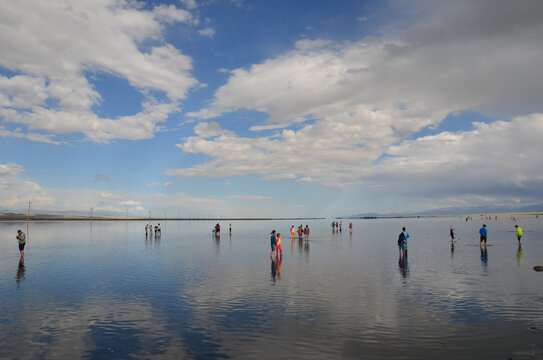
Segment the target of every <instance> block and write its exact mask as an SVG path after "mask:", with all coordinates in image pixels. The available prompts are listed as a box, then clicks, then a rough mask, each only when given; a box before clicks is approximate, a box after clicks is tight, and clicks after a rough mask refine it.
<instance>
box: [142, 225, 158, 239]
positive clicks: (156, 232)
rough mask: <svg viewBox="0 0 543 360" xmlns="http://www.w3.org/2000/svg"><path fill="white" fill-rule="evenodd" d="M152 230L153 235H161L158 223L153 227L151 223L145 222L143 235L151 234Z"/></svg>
mask: <svg viewBox="0 0 543 360" xmlns="http://www.w3.org/2000/svg"><path fill="white" fill-rule="evenodd" d="M153 230H154V232H155V237H156V236H160V235H162V229H161V228H160V223H158V225H155V227H154V228H153V224H147V225H145V236H148V235H151V236H152V235H153Z"/></svg>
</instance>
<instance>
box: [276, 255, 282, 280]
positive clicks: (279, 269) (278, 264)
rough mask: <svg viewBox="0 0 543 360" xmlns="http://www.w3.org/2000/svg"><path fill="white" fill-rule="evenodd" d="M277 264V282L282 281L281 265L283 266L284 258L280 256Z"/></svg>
mask: <svg viewBox="0 0 543 360" xmlns="http://www.w3.org/2000/svg"><path fill="white" fill-rule="evenodd" d="M275 262H276V263H277V280H281V265H282V264H283V257H282V256H280V257H279V258H276V259H275Z"/></svg>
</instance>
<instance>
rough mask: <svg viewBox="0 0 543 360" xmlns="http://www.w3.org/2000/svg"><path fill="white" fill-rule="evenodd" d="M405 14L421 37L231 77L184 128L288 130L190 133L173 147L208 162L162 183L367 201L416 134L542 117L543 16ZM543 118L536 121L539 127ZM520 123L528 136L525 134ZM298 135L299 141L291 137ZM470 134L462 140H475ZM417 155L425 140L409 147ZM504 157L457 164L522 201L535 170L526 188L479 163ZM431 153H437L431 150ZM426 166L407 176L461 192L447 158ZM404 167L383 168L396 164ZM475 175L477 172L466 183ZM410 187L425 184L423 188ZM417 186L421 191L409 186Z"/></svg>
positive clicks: (387, 39) (522, 140) (365, 44)
mask: <svg viewBox="0 0 543 360" xmlns="http://www.w3.org/2000/svg"><path fill="white" fill-rule="evenodd" d="M410 4H411V5H412V6H419V7H420V9H422V10H423V11H422V12H421V16H420V18H417V19H415V21H414V22H413V23H414V24H416V25H413V26H412V27H410V28H409V27H408V28H407V29H406V30H403V29H402V30H397V31H394V32H391V33H390V35H383V36H381V37H376V36H371V37H366V38H364V39H361V40H360V41H358V42H349V43H333V44H330V43H328V42H326V41H319V40H318V39H317V40H305V39H303V40H300V41H299V42H297V43H296V49H294V50H292V51H290V52H287V53H285V54H282V55H280V56H278V57H275V58H271V59H268V60H265V61H263V62H262V63H259V64H255V65H253V66H251V67H249V68H245V69H242V68H239V69H235V70H232V71H231V72H230V78H229V79H228V82H227V83H226V84H225V85H223V86H222V87H220V88H219V89H218V90H217V91H216V93H215V97H214V99H213V101H212V102H211V104H210V106H209V107H207V108H204V109H201V110H200V111H198V112H193V113H189V114H188V116H192V117H195V118H200V119H211V118H215V117H218V116H220V115H222V114H224V113H226V112H234V111H237V110H240V109H249V110H254V111H259V112H263V113H266V114H268V115H269V118H268V120H267V122H266V123H265V124H250V129H251V130H271V129H280V128H283V130H281V131H278V132H276V134H275V135H274V136H263V137H259V138H248V137H241V136H238V135H237V134H235V133H233V132H229V133H228V134H226V133H224V132H221V131H219V130H217V129H216V131H215V132H214V133H213V136H214V137H213V138H212V135H211V134H210V133H204V132H202V131H200V130H199V129H197V128H195V134H196V136H192V137H188V138H186V139H185V140H184V142H183V143H180V144H178V145H177V146H178V147H179V148H180V149H182V150H183V151H184V152H185V153H202V154H204V155H206V156H208V157H211V158H212V160H211V161H206V162H205V163H201V164H196V165H193V166H192V167H190V168H184V169H170V170H169V171H168V172H167V174H169V175H176V176H181V177H198V176H208V177H210V176H230V175H248V174H257V175H260V176H261V179H267V180H269V179H293V180H295V181H297V182H302V183H308V182H310V183H318V184H323V185H330V186H349V185H355V184H356V185H358V186H365V185H364V184H366V185H367V186H368V191H373V190H372V189H378V188H380V187H379V185H381V184H382V183H387V181H386V179H384V178H383V177H380V176H378V175H379V174H380V172H382V171H384V170H383V165H375V164H376V163H377V162H378V160H379V159H381V157H382V156H383V155H385V154H387V153H389V154H396V153H399V154H401V153H402V151H403V150H406V148H404V147H402V146H406V145H407V144H411V142H410V140H409V139H410V137H411V136H413V134H416V133H417V132H418V131H420V130H422V129H424V128H433V127H436V126H437V125H439V124H440V122H441V121H442V120H443V119H444V118H445V117H446V116H447V115H448V114H450V113H453V112H458V111H467V110H469V111H475V112H479V113H483V114H487V115H489V116H494V117H498V118H501V119H507V118H509V117H510V116H514V117H517V116H519V115H526V114H530V113H542V112H543V109H542V108H541V99H540V96H539V94H542V93H543V72H541V71H540V64H541V61H542V60H543V22H541V21H540V19H541V16H542V15H543V4H541V3H538V2H525V3H523V4H522V5H521V6H517V5H516V4H513V3H510V2H500V6H498V8H496V6H495V5H494V4H493V3H492V2H488V1H487V2H485V1H482V2H470V1H458V2H454V3H443V2H438V3H435V2H428V1H415V2H411V3H410ZM420 9H419V10H420ZM322 45H326V46H325V47H322ZM539 116H540V115H538V114H535V115H533V117H534V118H536V119H539ZM301 119H303V120H305V122H300V121H301ZM519 119H520V118H519ZM515 121H516V122H514V124H524V125H523V126H528V125H527V124H528V123H527V122H523V121H521V120H515ZM517 121H518V122H517ZM297 122H298V124H296V123H297ZM499 124H501V126H504V125H503V124H508V122H507V121H505V122H498V123H495V124H492V125H489V126H490V127H489V129H488V130H486V129H483V128H484V125H481V124H479V125H477V126H478V128H477V131H479V132H481V131H482V132H486V131H491V129H495V127H496V126H498V125H499ZM530 124H531V125H530V126H535V125H533V123H530ZM206 126H207V125H206ZM294 126H296V127H299V129H298V130H294ZM291 127H292V129H290V128H291ZM533 130H534V131H535V130H536V129H533ZM225 131H226V130H225ZM536 133H537V132H536ZM466 134H467V135H466V136H467V137H468V138H469V137H470V136H471V137H477V136H476V135H475V134H476V132H473V133H472V132H468V133H466ZM468 134H471V135H469V136H468ZM515 134H516V136H514V135H513V134H511V137H512V138H514V139H516V141H515V142H514V143H513V144H512V145H514V146H516V148H517V149H522V148H524V147H537V146H538V144H539V142H538V141H537V140H535V139H533V138H532V137H530V136H529V134H528V133H525V132H523V131H516V132H515ZM502 135H504V136H505V133H503V134H502ZM440 136H441V137H439V136H438V137H437V138H436V139H438V140H439V141H443V138H446V137H447V136H450V135H449V134H441V135H440ZM428 140H429V139H425V141H428ZM438 140H436V143H437V142H438ZM464 141H467V138H466V139H464ZM398 144H400V145H398ZM422 144H423V141H422V140H421V142H418V143H416V145H415V144H413V145H412V146H414V147H416V148H418V147H419V146H422ZM500 146H502V143H500V142H492V143H489V144H488V146H487V148H486V150H484V148H483V147H480V148H479V147H477V148H470V147H468V149H471V151H467V150H466V151H459V153H461V154H463V156H465V157H471V159H472V161H473V162H474V164H475V163H478V162H479V163H481V164H486V165H484V166H489V165H491V166H490V169H492V170H491V171H490V172H488V174H491V176H493V177H494V178H502V181H501V183H500V184H501V186H502V189H503V190H504V192H503V196H505V195H504V194H505V193H507V194H508V195H510V194H512V193H516V192H522V191H520V190H519V189H521V188H522V187H523V186H527V185H526V184H527V183H528V182H529V181H528V180H527V179H532V180H534V181H535V183H538V184H539V180H537V179H539V174H540V171H539V170H534V171H532V173H530V175H529V177H527V178H526V177H525V176H524V175H520V174H519V173H518V172H517V173H516V174H515V175H512V174H509V173H507V174H505V175H504V174H502V172H501V171H500V169H499V164H501V162H502V159H499V158H489V157H487V156H486V153H491V154H492V153H499V154H502V150H501V149H500ZM514 149H515V148H514V147H509V148H508V150H509V151H510V152H511V153H515V152H516V151H514ZM431 151H437V145H436V147H432V150H431ZM523 153H524V152H523ZM431 154H433V153H431ZM431 154H429V155H428V156H426V157H425V156H422V155H420V157H416V156H414V155H415V154H413V156H412V157H410V159H411V163H410V164H411V168H412V172H413V173H417V172H418V171H421V173H424V174H426V172H425V171H424V170H422V169H425V168H426V167H427V166H428V168H434V170H435V171H436V172H437V173H438V174H440V176H441V177H449V178H450V179H454V180H452V181H448V182H443V184H445V183H446V184H447V186H451V187H452V188H453V189H459V186H458V185H456V186H454V185H455V184H459V183H461V181H460V179H462V176H463V174H457V173H453V172H451V171H449V170H448V169H449V168H448V167H447V166H446V165H445V164H448V163H447V162H446V158H445V157H442V158H435V157H433V156H432V155H431ZM502 155H503V156H505V154H502ZM401 159H403V158H398V159H389V160H386V161H383V162H382V164H396V162H399V161H401ZM415 159H417V160H415ZM428 162H430V164H429V163H428ZM434 162H435V163H436V164H439V166H437V165H435V164H434ZM517 163H518V162H517ZM434 165H435V166H434ZM432 166H434V167H432ZM525 166H528V164H525ZM453 168H456V167H453ZM534 169H541V167H534ZM479 172H480V170H477V169H476V170H475V171H474V172H471V173H470V174H478V173H479ZM522 174H523V172H522ZM387 175H389V176H392V175H393V174H392V172H391V173H390V174H387ZM473 176H474V177H475V178H474V179H473V181H472V183H471V185H470V186H468V185H466V189H467V188H469V189H471V190H470V191H471V192H472V193H476V191H475V190H476V189H477V186H474V185H473V184H477V183H478V181H483V179H484V178H483V177H477V176H475V175H473ZM413 178H415V179H419V180H420V183H421V184H426V182H425V181H423V179H420V177H417V176H413ZM431 178H434V177H431ZM514 178H515V179H517V180H515V181H513V179H514ZM440 179H441V178H440ZM394 185H397V184H396V183H394ZM412 185H413V189H419V187H417V186H415V185H416V183H415V181H414V182H413V184H412ZM497 185H498V184H497ZM435 187H436V186H434V187H429V188H435ZM438 187H439V188H440V189H441V187H440V186H438ZM382 188H383V189H385V191H386V189H388V187H387V186H383V187H382ZM404 188H406V187H396V188H395V189H402V191H403V189H404ZM530 188H531V189H533V187H530ZM515 189H516V190H515ZM441 190H443V191H442V193H441V196H445V192H446V191H445V190H446V186H445V185H444V186H443V188H442V189H441ZM506 190H507V191H506ZM413 191H415V192H416V191H418V190H413ZM452 191H454V190H452ZM466 191H467V190H466ZM405 192H406V193H408V190H406V191H405ZM495 195H496V196H498V194H495Z"/></svg>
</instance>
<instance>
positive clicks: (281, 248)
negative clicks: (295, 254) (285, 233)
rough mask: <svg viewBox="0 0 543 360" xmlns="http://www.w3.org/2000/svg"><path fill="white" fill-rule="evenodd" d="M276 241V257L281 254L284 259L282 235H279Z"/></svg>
mask: <svg viewBox="0 0 543 360" xmlns="http://www.w3.org/2000/svg"><path fill="white" fill-rule="evenodd" d="M276 241H277V253H276V255H277V256H279V253H281V257H283V247H282V246H281V233H277V237H276Z"/></svg>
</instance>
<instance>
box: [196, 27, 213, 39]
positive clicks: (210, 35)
mask: <svg viewBox="0 0 543 360" xmlns="http://www.w3.org/2000/svg"><path fill="white" fill-rule="evenodd" d="M198 34H200V35H202V36H205V37H208V38H213V36H215V30H214V29H213V28H209V27H208V28H205V29H202V30H198Z"/></svg>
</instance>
